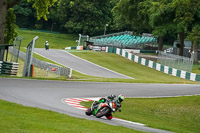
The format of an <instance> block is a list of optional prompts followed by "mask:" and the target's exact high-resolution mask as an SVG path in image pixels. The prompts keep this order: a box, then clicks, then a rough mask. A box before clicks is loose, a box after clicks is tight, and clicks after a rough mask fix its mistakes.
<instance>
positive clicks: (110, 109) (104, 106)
mask: <svg viewBox="0 0 200 133" xmlns="http://www.w3.org/2000/svg"><path fill="white" fill-rule="evenodd" d="M116 111H117V105H116V104H115V102H113V101H106V102H105V103H100V104H99V102H98V101H94V102H93V104H92V105H91V107H90V108H88V109H87V110H86V112H85V114H86V115H88V116H90V115H94V116H96V117H97V118H101V117H103V116H105V117H106V118H107V119H109V120H111V119H112V113H115V112H116ZM119 112H121V110H120V109H119Z"/></svg>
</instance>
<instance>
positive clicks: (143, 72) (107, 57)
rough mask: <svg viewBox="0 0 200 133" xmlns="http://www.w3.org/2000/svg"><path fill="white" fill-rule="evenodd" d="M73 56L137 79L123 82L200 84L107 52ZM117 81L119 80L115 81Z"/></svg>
mask: <svg viewBox="0 0 200 133" xmlns="http://www.w3.org/2000/svg"><path fill="white" fill-rule="evenodd" d="M72 54H74V55H76V56H78V57H81V58H83V59H86V60H88V61H91V62H93V63H95V64H98V65H100V66H103V67H105V68H108V69H111V70H113V71H116V72H118V73H121V74H124V75H127V76H130V77H132V78H135V79H134V80H123V79H121V81H122V82H124V81H126V82H132V83H184V82H186V83H190V84H191V83H198V82H193V81H190V80H186V79H181V78H178V77H175V76H171V75H167V74H164V73H162V72H159V71H156V70H154V69H151V68H148V67H146V66H142V65H140V64H137V63H135V62H133V61H130V60H128V59H125V58H124V57H122V56H119V55H116V54H112V53H105V52H95V51H90V52H72ZM115 80H117V79H115Z"/></svg>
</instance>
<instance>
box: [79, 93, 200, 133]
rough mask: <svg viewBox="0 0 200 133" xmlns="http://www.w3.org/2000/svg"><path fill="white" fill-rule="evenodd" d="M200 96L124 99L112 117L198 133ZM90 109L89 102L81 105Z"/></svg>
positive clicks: (172, 129) (156, 126) (199, 128)
mask: <svg viewBox="0 0 200 133" xmlns="http://www.w3.org/2000/svg"><path fill="white" fill-rule="evenodd" d="M199 101H200V96H182V97H173V98H126V99H125V100H124V102H123V103H122V108H121V109H122V112H121V113H119V112H117V113H114V114H113V115H114V117H117V118H122V119H125V120H130V121H134V122H139V123H143V124H146V125H147V126H150V127H154V128H159V129H163V130H167V131H173V132H176V133H199V131H200V102H199ZM82 104H83V105H84V106H86V107H90V105H91V102H83V103H82Z"/></svg>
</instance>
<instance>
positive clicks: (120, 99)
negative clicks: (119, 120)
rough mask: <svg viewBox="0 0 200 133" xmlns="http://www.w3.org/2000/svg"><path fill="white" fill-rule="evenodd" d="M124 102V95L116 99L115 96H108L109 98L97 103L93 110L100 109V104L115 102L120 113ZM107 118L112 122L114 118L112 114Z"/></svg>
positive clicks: (94, 104)
mask: <svg viewBox="0 0 200 133" xmlns="http://www.w3.org/2000/svg"><path fill="white" fill-rule="evenodd" d="M123 100H124V95H123V94H120V95H119V96H118V97H116V96H115V95H110V96H107V98H100V99H99V101H95V102H94V103H93V110H94V109H96V108H97V107H98V104H100V103H105V102H106V101H113V102H114V103H115V105H116V106H117V108H116V111H117V110H119V112H121V110H120V108H121V106H122V105H121V104H122V101H123ZM106 118H107V119H109V120H111V119H112V118H113V117H112V114H111V113H110V114H109V115H107V116H106Z"/></svg>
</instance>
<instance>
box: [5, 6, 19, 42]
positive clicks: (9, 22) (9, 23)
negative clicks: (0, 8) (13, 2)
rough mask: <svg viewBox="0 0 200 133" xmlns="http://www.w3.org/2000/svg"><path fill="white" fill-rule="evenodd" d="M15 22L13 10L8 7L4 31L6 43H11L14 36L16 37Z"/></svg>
mask: <svg viewBox="0 0 200 133" xmlns="http://www.w3.org/2000/svg"><path fill="white" fill-rule="evenodd" d="M15 22H16V16H15V14H14V12H13V9H12V8H10V9H8V12H7V15H6V31H5V38H4V40H5V43H6V44H12V43H13V42H14V38H15V37H17V31H16V29H17V25H16V24H15Z"/></svg>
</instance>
